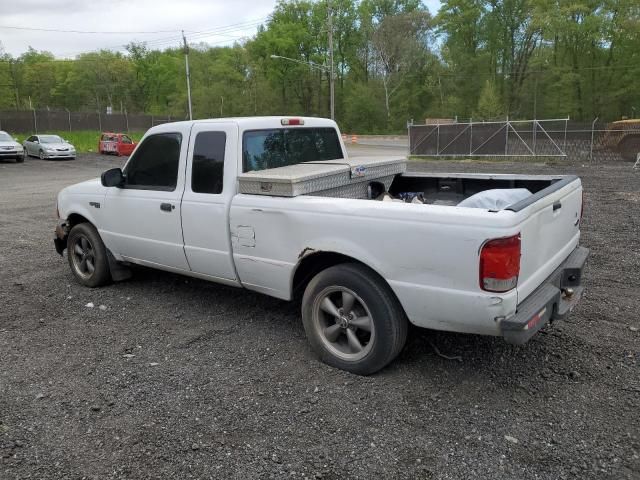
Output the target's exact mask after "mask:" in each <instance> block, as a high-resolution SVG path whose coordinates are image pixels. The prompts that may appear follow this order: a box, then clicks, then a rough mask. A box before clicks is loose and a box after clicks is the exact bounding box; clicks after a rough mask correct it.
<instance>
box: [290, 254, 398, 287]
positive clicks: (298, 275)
mask: <svg viewBox="0 0 640 480" xmlns="http://www.w3.org/2000/svg"><path fill="white" fill-rule="evenodd" d="M302 255H304V252H303V253H302ZM302 255H301V256H302ZM341 263H357V264H359V265H362V266H364V267H366V268H368V269H369V270H371V273H373V274H374V275H377V276H378V277H380V278H381V279H382V280H383V281H384V282H385V283H387V281H386V280H385V279H384V277H382V275H380V274H379V273H378V272H376V271H375V270H373V269H372V268H371V267H370V266H369V265H367V264H365V263H363V262H361V261H360V260H357V259H355V258H353V257H350V256H348V255H343V254H341V253H336V252H315V253H311V254H307V255H306V256H304V258H303V259H302V260H301V261H300V263H299V264H298V266H297V268H296V271H295V273H294V275H293V284H292V297H294V298H298V297H300V296H302V294H303V293H304V290H305V289H306V288H307V285H308V284H309V282H310V281H311V279H312V278H313V277H315V276H316V275H317V274H318V273H320V272H321V271H323V270H326V269H327V268H329V267H333V266H335V265H339V264H341ZM394 295H395V294H394Z"/></svg>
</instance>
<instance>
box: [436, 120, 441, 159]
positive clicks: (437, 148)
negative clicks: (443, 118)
mask: <svg viewBox="0 0 640 480" xmlns="http://www.w3.org/2000/svg"><path fill="white" fill-rule="evenodd" d="M436 128H437V129H438V131H437V132H436V134H437V136H436V156H438V155H440V124H439V123H437V124H436Z"/></svg>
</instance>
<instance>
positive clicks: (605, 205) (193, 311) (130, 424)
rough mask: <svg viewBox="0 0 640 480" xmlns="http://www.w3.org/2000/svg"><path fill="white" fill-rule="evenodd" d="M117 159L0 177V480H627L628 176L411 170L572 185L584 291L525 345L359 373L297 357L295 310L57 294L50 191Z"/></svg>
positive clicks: (635, 439)
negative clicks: (585, 258) (578, 181)
mask: <svg viewBox="0 0 640 480" xmlns="http://www.w3.org/2000/svg"><path fill="white" fill-rule="evenodd" d="M383 153H384V152H383ZM120 163H121V162H120V161H119V160H118V159H115V158H113V159H105V158H100V157H96V156H83V157H82V158H79V159H78V160H76V161H74V162H43V161H40V160H35V159H29V160H27V161H26V162H25V163H24V164H21V165H16V164H13V163H1V164H0V238H1V239H2V247H3V248H2V250H0V282H1V285H2V288H1V289H0V365H1V370H0V478H2V479H3V480H4V479H13V478H37V479H45V478H47V479H49V478H50V479H62V478H73V479H76V478H96V479H98V478H99V479H105V478H131V479H139V478H179V479H187V478H241V479H245V478H284V477H286V478H296V477H297V478H305V477H310V478H314V477H315V478H325V479H327V478H335V479H338V478H363V479H364V478H366V479H369V478H425V479H430V478H449V479H459V478H483V479H484V478H519V479H524V478H527V479H528V478H536V479H547V478H548V479H557V478H611V479H621V478H639V477H640V457H639V455H640V438H639V436H640V415H639V412H640V410H639V408H640V375H639V369H638V363H639V360H640V356H639V348H638V346H639V339H640V337H639V335H640V332H638V328H639V327H640V315H639V313H638V310H639V307H640V172H633V171H632V170H631V166H630V165H629V164H617V165H616V164H611V165H605V166H594V167H591V166H581V165H573V166H545V165H522V164H486V163H485V164H471V163H458V164H453V163H444V162H434V163H418V162H412V164H411V168H413V169H419V170H439V171H445V170H448V171H463V170H466V171H507V172H531V173H533V172H535V173H550V172H566V173H570V172H571V173H577V174H579V175H580V176H582V177H583V180H584V184H585V186H586V192H587V193H586V213H585V219H584V225H583V232H584V235H583V243H584V244H585V245H586V246H588V247H589V248H591V252H592V254H591V258H590V260H589V264H588V269H587V272H586V283H587V285H588V292H587V295H586V298H584V299H583V301H582V302H581V304H580V305H579V306H578V307H577V309H576V310H575V311H574V313H573V316H571V317H570V318H569V320H568V321H566V322H563V323H559V324H556V325H555V326H553V327H552V328H548V329H547V330H546V331H544V332H543V334H540V335H538V336H537V337H535V338H534V339H533V340H532V341H531V342H530V343H529V344H527V345H525V346H521V347H515V346H510V345H506V344H505V343H504V342H503V341H502V340H501V339H499V338H489V337H478V336H470V335H458V334H448V333H438V332H432V331H423V330H417V329H416V330H413V331H412V332H411V334H410V339H409V341H408V344H407V347H406V348H405V350H404V351H403V353H402V354H401V356H400V357H399V358H398V360H397V361H395V362H394V363H393V364H392V365H391V366H390V367H389V368H387V369H385V370H384V371H382V372H380V373H379V374H377V375H375V376H372V377H368V378H362V377H357V376H354V375H350V374H347V373H345V372H342V371H338V370H334V369H332V368H329V367H327V366H325V365H323V364H321V363H319V362H318V361H316V359H315V358H314V356H313V355H312V353H311V352H310V350H309V348H308V347H307V342H306V339H305V336H304V332H303V328H302V325H301V322H300V320H299V311H298V306H296V305H292V304H287V303H284V302H281V301H278V300H274V299H271V298H268V297H264V296H261V295H258V294H254V293H251V292H245V291H241V290H235V289H232V288H227V287H223V286H218V285H214V284H209V283H205V282H202V281H197V280H192V279H187V278H185V277H180V276H177V275H172V274H167V273H159V272H155V271H151V270H145V269H136V272H135V276H134V278H133V279H131V280H130V281H127V282H124V283H119V284H115V285H111V286H109V287H107V288H102V289H99V290H90V289H86V288H82V287H80V286H79V285H78V284H76V283H75V282H74V280H73V279H72V276H71V273H70V271H69V268H68V265H67V262H66V260H65V259H62V258H60V257H59V256H58V255H57V254H56V253H55V251H54V249H53V242H52V231H53V226H54V224H55V218H54V216H55V215H54V208H55V194H56V192H57V191H58V190H59V189H60V188H62V187H63V186H65V185H68V184H70V183H74V182H77V181H80V180H83V179H87V178H91V177H94V176H96V175H97V174H98V173H99V172H100V171H102V170H105V169H106V168H108V167H110V166H113V165H119V164H120ZM90 302H91V303H93V304H94V305H95V307H94V308H88V307H87V306H86V305H87V304H88V303H90ZM102 306H104V308H103V307H102ZM431 344H433V345H436V346H437V347H438V348H439V350H440V351H441V352H443V353H445V354H447V355H459V356H461V357H462V361H461V362H459V361H455V360H445V359H443V358H441V357H439V356H437V355H436V354H435V353H434V350H433V348H432V346H431Z"/></svg>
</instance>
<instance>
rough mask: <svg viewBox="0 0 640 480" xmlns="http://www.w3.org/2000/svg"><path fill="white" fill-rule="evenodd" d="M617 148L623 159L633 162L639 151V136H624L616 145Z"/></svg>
mask: <svg viewBox="0 0 640 480" xmlns="http://www.w3.org/2000/svg"><path fill="white" fill-rule="evenodd" d="M618 150H619V151H620V156H621V157H622V159H623V160H625V161H627V162H635V161H636V157H637V155H638V153H640V136H631V137H627V138H624V139H623V140H622V142H620V145H618Z"/></svg>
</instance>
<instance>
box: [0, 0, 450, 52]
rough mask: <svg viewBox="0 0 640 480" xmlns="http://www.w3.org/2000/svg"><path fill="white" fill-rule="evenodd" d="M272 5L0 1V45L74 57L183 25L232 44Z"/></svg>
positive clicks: (255, 1)
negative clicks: (29, 48)
mask: <svg viewBox="0 0 640 480" xmlns="http://www.w3.org/2000/svg"><path fill="white" fill-rule="evenodd" d="M423 3H424V4H425V5H426V6H427V7H428V8H429V10H430V11H431V13H432V14H435V13H436V12H437V10H438V8H439V6H440V0H423ZM275 4H276V0H181V1H176V0H101V1H95V0H20V1H17V0H0V45H1V46H2V48H3V49H4V51H5V52H7V53H9V54H11V55H13V56H18V55H20V54H21V53H23V52H25V51H26V50H27V48H28V47H29V46H31V47H33V48H35V49H36V50H47V51H49V52H51V53H53V54H54V55H55V56H56V57H59V58H73V57H75V56H76V55H78V54H80V53H84V52H89V51H95V50H99V49H102V48H107V49H111V50H119V51H123V50H124V45H125V44H127V43H130V42H132V41H135V42H144V41H146V42H148V46H149V48H159V49H163V48H167V47H174V46H177V45H179V44H180V42H181V41H182V40H181V37H180V35H181V34H180V31H181V30H184V31H185V34H186V36H187V40H188V41H189V42H190V43H199V42H205V43H208V44H210V45H212V46H216V45H230V44H232V43H233V42H234V41H236V40H242V39H243V38H249V37H251V36H253V35H254V34H255V33H256V29H257V27H258V25H259V24H260V23H264V22H265V20H266V18H267V16H268V15H269V14H270V13H271V12H272V11H273V7H274V6H275ZM12 27H13V28H12ZM15 27H20V29H18V28H15ZM27 28H30V29H33V30H26V29H27ZM41 29H45V30H66V31H67V32H54V31H43V30H41ZM69 30H74V31H75V32H68V31H69ZM78 32H114V33H78ZM119 32H126V33H119Z"/></svg>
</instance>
